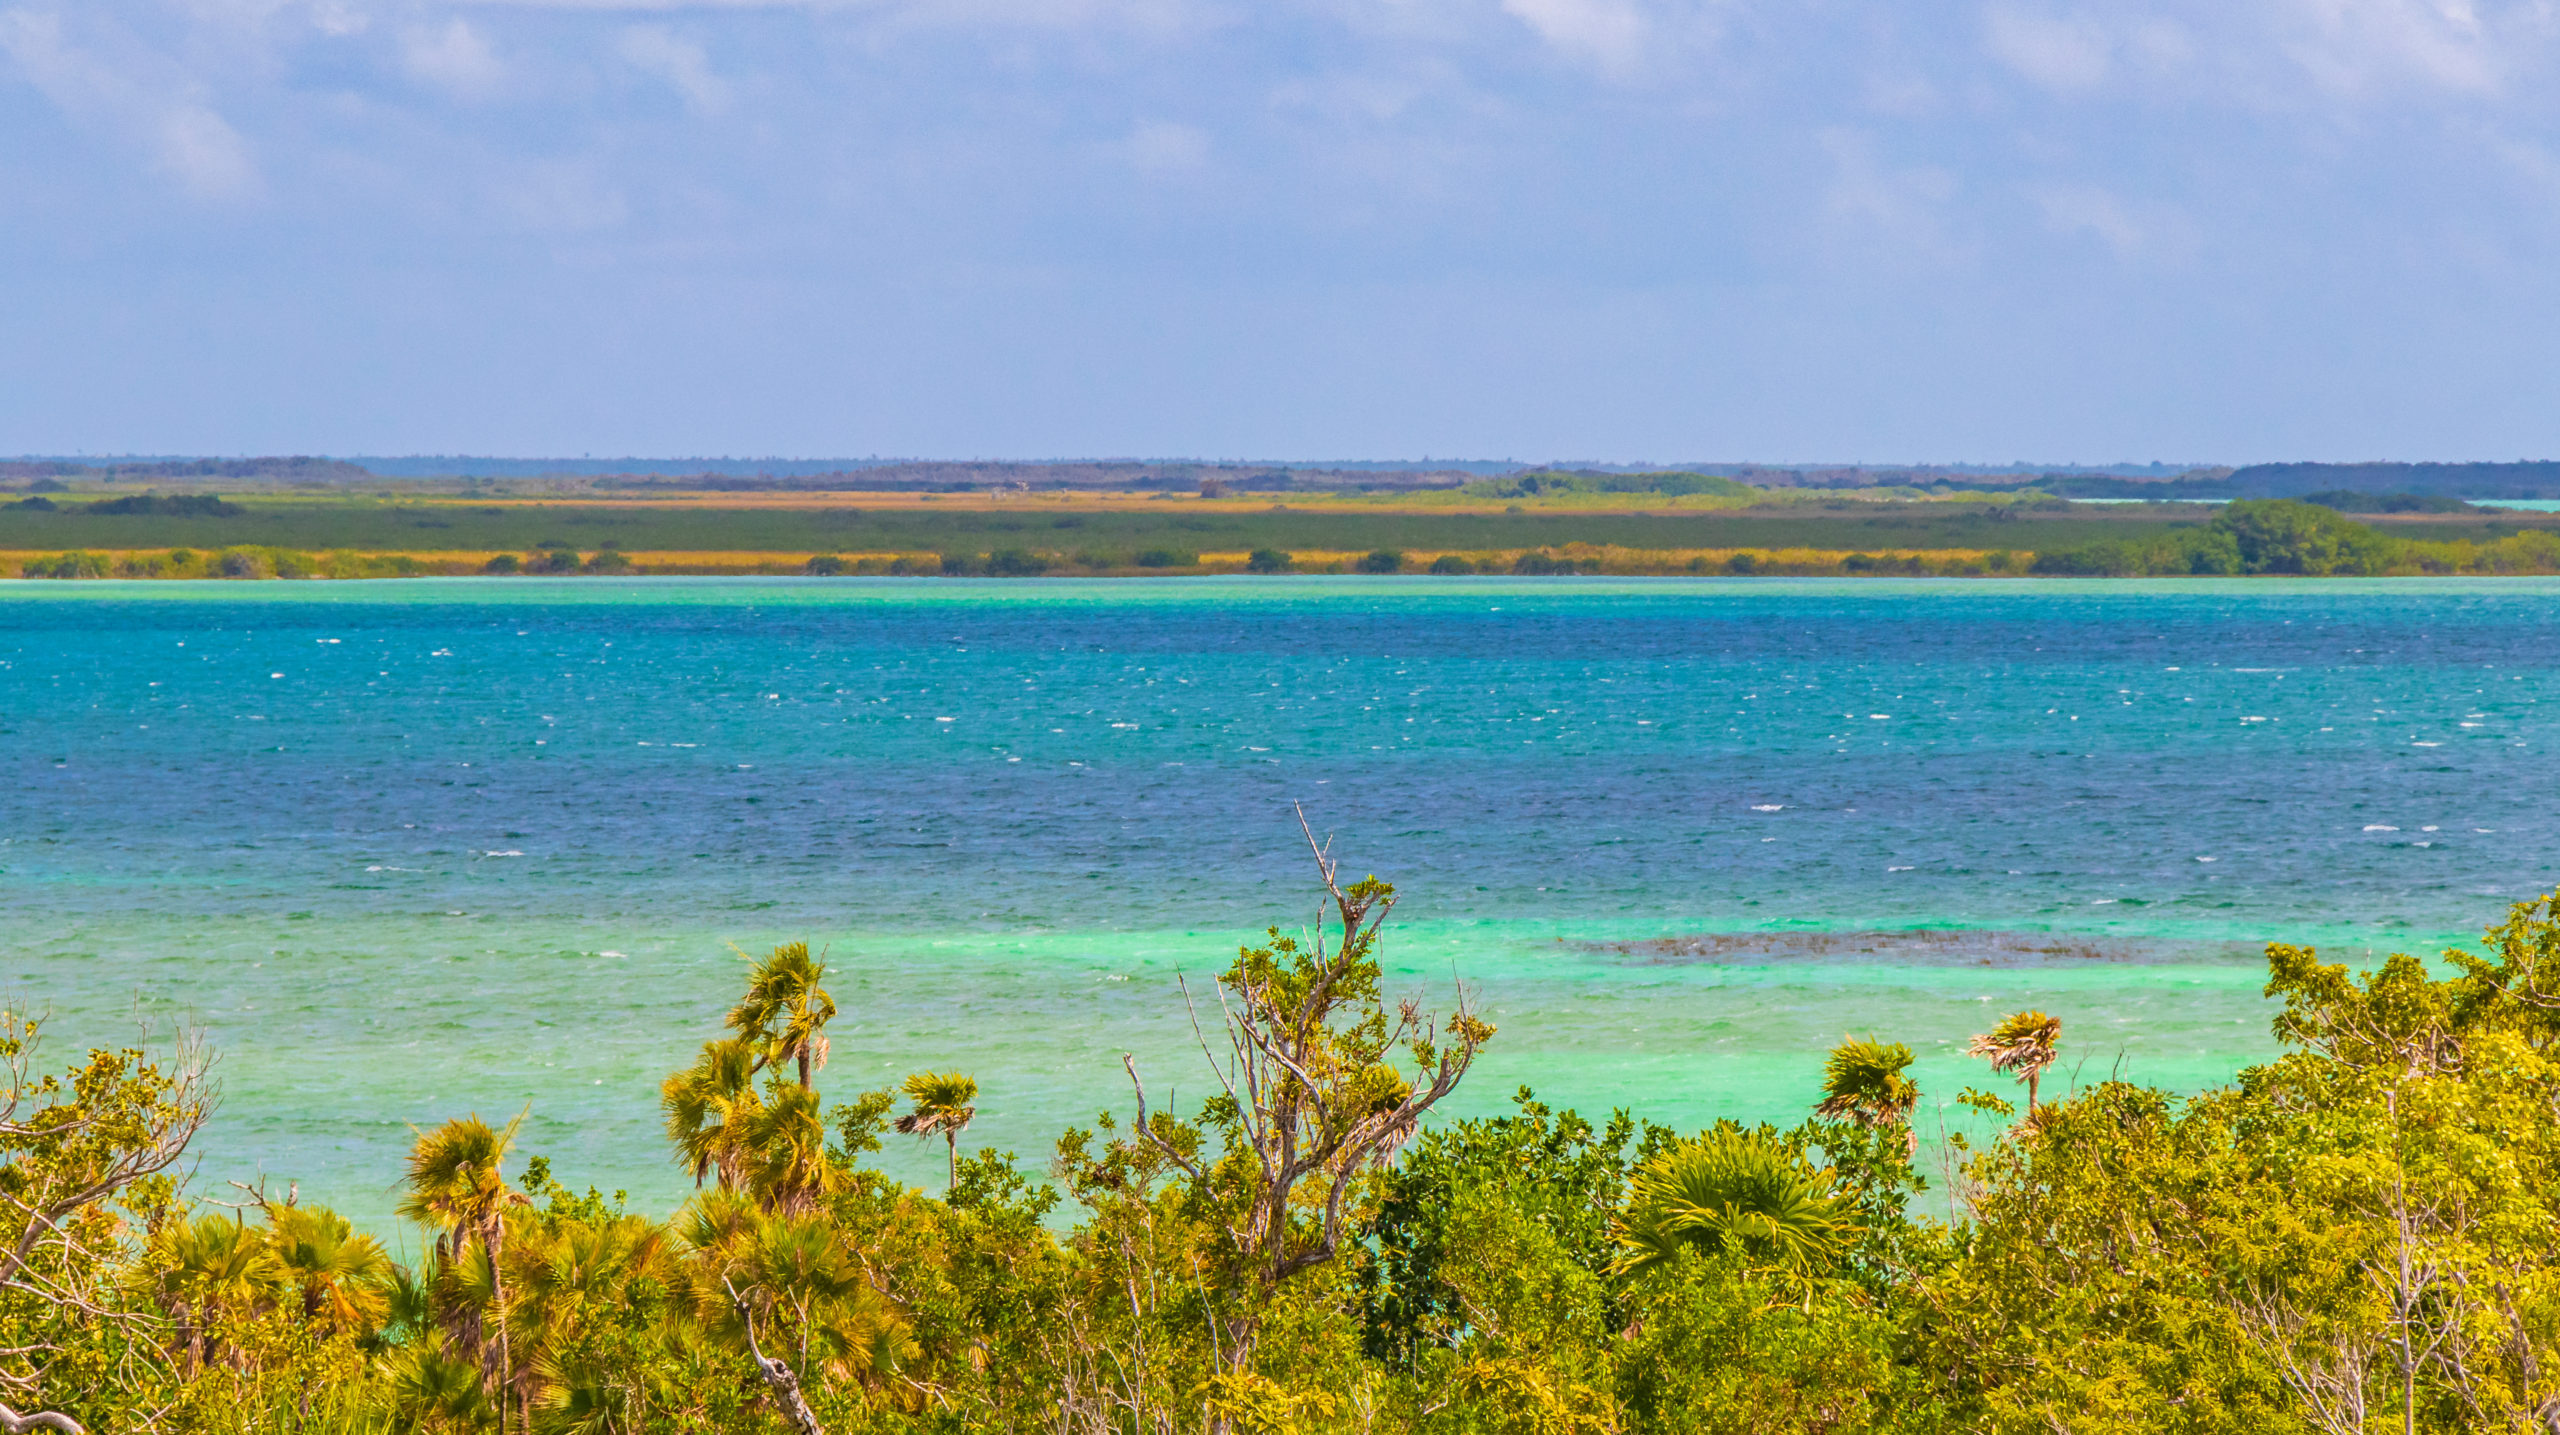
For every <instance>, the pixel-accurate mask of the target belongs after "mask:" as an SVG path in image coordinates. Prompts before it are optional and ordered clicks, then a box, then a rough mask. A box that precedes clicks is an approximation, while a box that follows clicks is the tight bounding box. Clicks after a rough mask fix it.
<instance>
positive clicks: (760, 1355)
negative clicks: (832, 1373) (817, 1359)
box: [720, 1276, 827, 1435]
mask: <svg viewBox="0 0 2560 1435" xmlns="http://www.w3.org/2000/svg"><path fill="white" fill-rule="evenodd" d="M720 1284H721V1285H722V1286H723V1287H726V1288H727V1290H728V1292H729V1304H730V1306H731V1307H732V1308H733V1309H735V1310H736V1311H737V1312H738V1324H740V1325H742V1326H744V1327H746V1332H747V1354H748V1355H750V1356H752V1357H754V1359H755V1363H756V1373H757V1374H758V1375H761V1376H763V1377H764V1385H765V1389H766V1390H768V1391H770V1392H772V1395H773V1403H774V1404H776V1405H779V1406H781V1407H782V1413H783V1415H784V1416H785V1417H786V1418H788V1419H789V1420H790V1421H791V1425H792V1428H793V1429H795V1430H797V1431H799V1432H800V1435H827V1432H826V1429H825V1428H824V1427H823V1426H821V1425H819V1424H818V1416H817V1412H815V1411H813V1410H811V1409H810V1408H809V1402H808V1400H807V1399H805V1398H804V1397H803V1396H802V1395H801V1394H800V1377H799V1375H797V1374H796V1373H794V1372H793V1370H792V1369H791V1367H790V1366H788V1365H786V1364H784V1363H783V1362H781V1361H779V1360H769V1359H767V1358H765V1353H764V1347H763V1346H760V1345H758V1344H756V1319H755V1314H754V1312H752V1311H750V1310H748V1309H747V1303H746V1301H745V1299H743V1298H742V1297H740V1296H739V1294H738V1288H737V1287H736V1286H733V1285H730V1284H729V1278H728V1277H726V1276H722V1277H721V1278H720Z"/></svg>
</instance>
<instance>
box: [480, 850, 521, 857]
mask: <svg viewBox="0 0 2560 1435" xmlns="http://www.w3.org/2000/svg"><path fill="white" fill-rule="evenodd" d="M480 855H481V856H483V857H522V856H523V855H524V854H523V853H521V852H515V851H507V852H483V853H481V854H480Z"/></svg>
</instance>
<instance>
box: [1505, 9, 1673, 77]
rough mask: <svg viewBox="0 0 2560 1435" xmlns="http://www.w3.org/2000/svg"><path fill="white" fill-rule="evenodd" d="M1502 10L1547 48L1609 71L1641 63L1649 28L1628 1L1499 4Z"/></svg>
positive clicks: (1640, 13) (1641, 15)
mask: <svg viewBox="0 0 2560 1435" xmlns="http://www.w3.org/2000/svg"><path fill="white" fill-rule="evenodd" d="M1502 9H1503V13H1505V14H1507V15H1510V16H1512V17H1513V18H1515V19H1517V20H1519V21H1520V22H1521V23H1523V24H1525V25H1527V26H1528V27H1529V28H1530V29H1532V30H1535V31H1537V32H1538V38H1540V39H1542V40H1544V41H1546V42H1547V43H1548V44H1550V45H1553V46H1554V47H1556V48H1557V49H1559V50H1562V51H1565V52H1566V53H1567V54H1571V55H1576V56H1579V57H1581V58H1583V59H1587V60H1592V61H1595V62H1597V63H1599V64H1601V65H1603V66H1605V67H1608V68H1610V69H1625V68H1629V67H1631V66H1633V65H1634V64H1635V63H1636V62H1637V61H1638V60H1640V59H1642V58H1643V57H1644V52H1645V42H1646V39H1647V37H1648V36H1647V32H1648V31H1649V30H1650V28H1651V27H1650V26H1648V25H1647V24H1646V22H1645V16H1644V13H1643V12H1642V11H1640V10H1638V9H1637V8H1636V7H1635V5H1634V4H1632V3H1630V0H1502Z"/></svg>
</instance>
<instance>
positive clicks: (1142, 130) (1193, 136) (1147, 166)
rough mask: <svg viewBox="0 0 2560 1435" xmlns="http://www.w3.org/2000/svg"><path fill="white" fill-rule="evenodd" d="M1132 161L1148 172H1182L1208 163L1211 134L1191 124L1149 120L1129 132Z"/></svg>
mask: <svg viewBox="0 0 2560 1435" xmlns="http://www.w3.org/2000/svg"><path fill="white" fill-rule="evenodd" d="M1127 151H1128V155H1129V163H1131V164H1133V165H1135V166H1137V167H1138V168H1139V169H1141V170H1144V171H1146V172H1147V173H1149V174H1183V173H1188V172H1190V171H1192V170H1197V169H1200V168H1202V167H1204V166H1206V165H1207V164H1208V163H1209V134H1208V132H1207V131H1206V130H1200V129H1194V128H1193V127H1191V126H1190V125H1177V124H1169V123H1165V122H1161V121H1150V122H1148V123H1145V124H1142V125H1140V126H1138V127H1137V129H1136V130H1134V131H1132V132H1131V134H1130V135H1129V139H1128V144H1127Z"/></svg>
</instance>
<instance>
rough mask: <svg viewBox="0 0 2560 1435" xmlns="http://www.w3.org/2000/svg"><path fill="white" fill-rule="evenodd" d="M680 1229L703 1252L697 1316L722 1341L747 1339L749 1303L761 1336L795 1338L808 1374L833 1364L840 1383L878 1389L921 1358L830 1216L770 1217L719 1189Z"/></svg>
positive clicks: (788, 1341)
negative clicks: (743, 1316)
mask: <svg viewBox="0 0 2560 1435" xmlns="http://www.w3.org/2000/svg"><path fill="white" fill-rule="evenodd" d="M679 1227H680V1229H681V1232H682V1234H683V1236H684V1238H685V1240H686V1243H687V1244H688V1245H690V1246H691V1247H693V1251H694V1258H693V1260H692V1261H691V1262H690V1266H691V1270H692V1278H693V1279H692V1305H693V1309H694V1312H695V1314H696V1316H697V1318H698V1319H699V1321H700V1322H701V1324H702V1326H703V1327H704V1328H705V1329H706V1330H708V1331H709V1332H711V1333H714V1334H715V1335H716V1336H717V1337H718V1338H719V1339H722V1340H725V1341H728V1342H730V1343H732V1344H735V1345H744V1344H746V1343H747V1341H746V1337H747V1335H748V1331H747V1328H746V1326H745V1324H744V1322H743V1321H742V1320H741V1317H740V1304H741V1302H743V1303H744V1305H745V1307H746V1309H747V1311H748V1312H749V1313H750V1314H751V1315H752V1318H753V1319H755V1321H756V1324H757V1328H758V1329H759V1330H762V1331H766V1332H768V1333H769V1334H771V1335H773V1336H775V1337H778V1338H779V1339H780V1340H781V1341H783V1342H785V1346H784V1348H785V1349H787V1350H788V1351H789V1352H790V1354H791V1356H792V1359H791V1364H792V1365H793V1366H794V1367H795V1368H796V1369H797V1370H798V1371H799V1372H801V1373H802V1374H803V1375H806V1374H807V1373H808V1372H809V1370H810V1368H811V1366H812V1364H813V1362H823V1363H824V1364H825V1365H826V1366H827V1367H829V1369H830V1370H831V1372H832V1373H833V1374H834V1375H836V1376H837V1377H839V1378H843V1379H851V1380H859V1381H862V1382H863V1383H865V1384H866V1385H869V1384H871V1383H873V1382H875V1381H876V1380H878V1379H879V1378H881V1377H883V1376H885V1375H887V1374H889V1373H891V1372H893V1371H894V1370H896V1369H897V1368H898V1367H899V1366H900V1365H902V1364H903V1363H905V1362H906V1361H907V1360H910V1359H912V1358H913V1357H914V1356H915V1354H916V1345H915V1341H914V1337H913V1333H912V1330H911V1328H910V1326H909V1324H908V1321H907V1318H906V1315H905V1313H904V1312H903V1311H902V1310H900V1309H899V1307H898V1305H897V1304H896V1303H895V1302H894V1301H892V1300H890V1299H889V1298H888V1297H886V1296H884V1295H882V1294H881V1293H880V1292H879V1291H877V1290H875V1289H873V1288H872V1286H871V1283H870V1282H869V1281H868V1280H867V1279H865V1278H864V1274H863V1267H862V1262H861V1261H860V1260H858V1259H857V1258H855V1257H854V1256H853V1255H852V1254H851V1253H850V1252H849V1251H848V1250H847V1249H846V1248H845V1245H844V1241H843V1239H842V1237H841V1236H840V1235H839V1234H838V1233H837V1231H836V1229H835V1227H834V1226H833V1225H832V1224H830V1223H829V1222H828V1221H827V1220H825V1219H824V1218H823V1217H819V1216H803V1215H791V1214H768V1213H764V1212H760V1211H756V1210H754V1209H753V1208H751V1207H749V1206H747V1205H745V1204H744V1203H741V1202H739V1201H737V1200H736V1199H735V1198H734V1197H730V1196H725V1195H722V1194H720V1193H716V1192H715V1193H712V1194H710V1195H706V1196H704V1197H702V1198H700V1199H699V1200H697V1201H695V1202H694V1204H693V1207H692V1208H691V1209H690V1210H688V1211H687V1212H685V1214H684V1215H683V1216H682V1217H680V1218H679ZM733 1293H734V1296H735V1298H734V1299H733Z"/></svg>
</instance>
